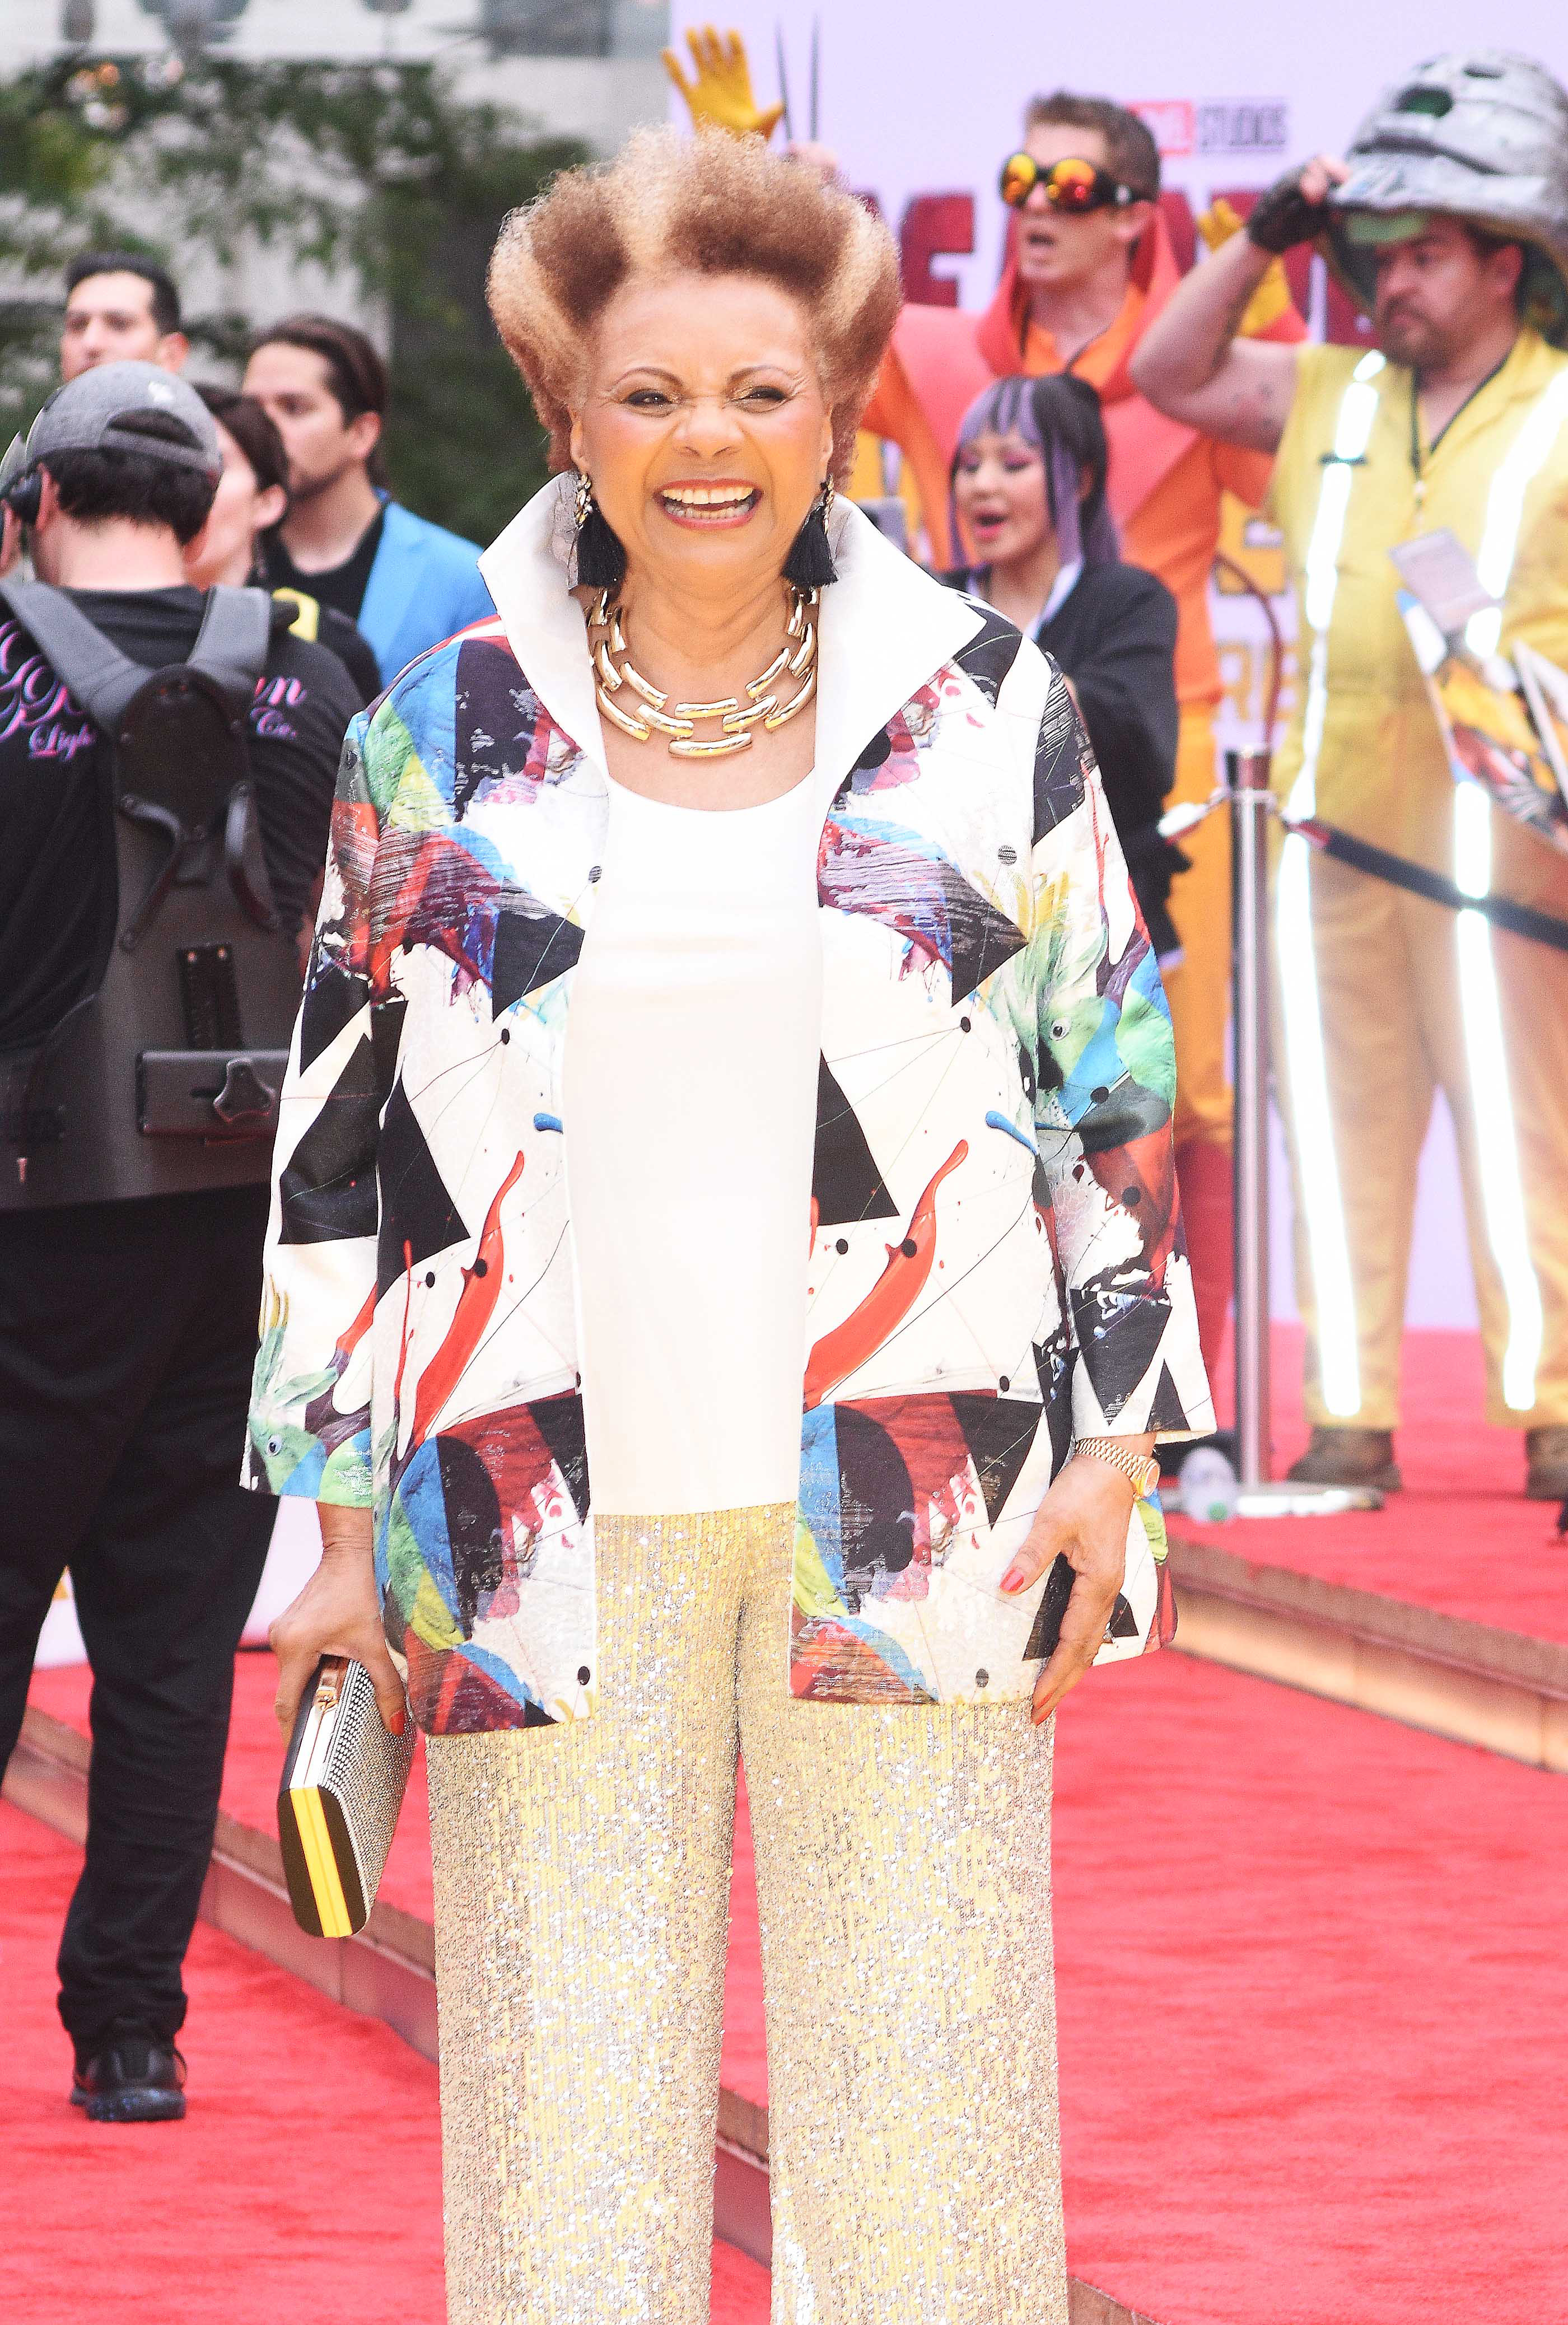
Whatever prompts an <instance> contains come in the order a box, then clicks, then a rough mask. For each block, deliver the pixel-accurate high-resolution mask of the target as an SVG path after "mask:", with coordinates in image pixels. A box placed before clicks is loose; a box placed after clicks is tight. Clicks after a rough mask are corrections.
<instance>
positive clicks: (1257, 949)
mask: <svg viewBox="0 0 1568 2325" xmlns="http://www.w3.org/2000/svg"><path fill="white" fill-rule="evenodd" d="M1225 776H1226V782H1227V783H1228V785H1229V792H1230V842H1231V845H1230V864H1231V875H1230V876H1231V899H1232V914H1233V929H1234V947H1233V956H1232V957H1233V962H1234V966H1233V969H1232V977H1233V1002H1232V1023H1233V1025H1234V1037H1235V1047H1236V1064H1235V1076H1236V1109H1235V1119H1236V1134H1235V1135H1236V1167H1235V1188H1236V1197H1235V1201H1236V1454H1237V1461H1236V1468H1237V1477H1238V1482H1239V1485H1240V1486H1241V1487H1242V1488H1243V1490H1245V1489H1246V1488H1247V1487H1249V1486H1261V1485H1265V1484H1266V1482H1267V1480H1268V1475H1269V1467H1270V1450H1271V1449H1270V1444H1269V1378H1268V1308H1269V1301H1268V1042H1269V974H1268V966H1269V949H1268V816H1269V811H1270V809H1271V808H1272V807H1273V805H1274V799H1273V795H1272V793H1271V792H1270V791H1269V788H1268V780H1269V755H1268V753H1267V752H1266V751H1227V753H1226V754H1225Z"/></svg>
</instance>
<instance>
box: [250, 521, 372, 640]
mask: <svg viewBox="0 0 1568 2325" xmlns="http://www.w3.org/2000/svg"><path fill="white" fill-rule="evenodd" d="M385 522H386V513H385V510H384V509H378V510H377V511H376V514H375V515H374V516H373V517H372V518H371V520H370V523H368V524H367V525H366V528H365V531H364V532H363V533H361V534H360V536H359V541H358V545H357V548H356V549H355V550H354V552H353V554H352V555H351V556H348V557H346V558H345V559H344V560H343V562H342V564H341V565H329V567H328V568H327V570H326V571H325V572H324V573H303V572H302V571H301V570H300V568H299V567H298V566H297V565H296V564H295V563H294V560H293V559H292V557H291V556H290V555H289V552H288V551H287V550H286V549H285V548H284V546H283V534H282V533H267V534H266V535H265V536H264V541H263V553H264V556H265V558H266V567H267V584H268V587H269V588H274V589H299V590H302V592H303V594H304V595H305V596H306V597H314V598H316V599H317V600H318V601H319V602H320V604H321V605H323V606H330V607H333V608H334V609H335V611H337V612H338V613H339V614H345V615H347V616H348V619H349V621H351V622H357V620H358V619H359V608H360V607H361V606H363V604H364V603H365V592H366V589H367V588H369V586H370V569H371V567H372V566H373V565H374V564H375V562H376V551H377V550H378V549H379V548H380V546H381V528H382V526H383V525H384V524H385Z"/></svg>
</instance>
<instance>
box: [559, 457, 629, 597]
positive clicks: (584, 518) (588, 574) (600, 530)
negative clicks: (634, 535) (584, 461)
mask: <svg viewBox="0 0 1568 2325" xmlns="http://www.w3.org/2000/svg"><path fill="white" fill-rule="evenodd" d="M572 514H573V515H574V516H575V517H576V520H577V587H578V588H581V589H611V590H615V589H618V588H620V586H621V583H622V582H623V581H624V580H625V579H626V551H625V550H624V549H623V548H622V546H621V543H620V539H619V537H618V535H617V534H616V533H613V532H612V531H611V530H610V524H609V520H608V517H607V516H606V515H605V513H604V511H603V510H602V509H601V508H600V506H599V505H598V502H597V501H596V500H595V498H594V496H593V479H592V478H591V477H589V476H587V475H586V474H584V473H583V472H581V471H579V474H578V479H577V505H576V507H575V508H574V510H573V512H572Z"/></svg>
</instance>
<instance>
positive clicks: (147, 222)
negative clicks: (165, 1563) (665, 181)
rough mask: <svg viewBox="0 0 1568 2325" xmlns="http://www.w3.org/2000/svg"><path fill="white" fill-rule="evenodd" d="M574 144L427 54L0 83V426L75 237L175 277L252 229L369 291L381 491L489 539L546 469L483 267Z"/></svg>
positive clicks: (27, 379)
mask: <svg viewBox="0 0 1568 2325" xmlns="http://www.w3.org/2000/svg"><path fill="white" fill-rule="evenodd" d="M584 158H585V153H584V150H583V148H581V147H580V146H579V145H577V144H574V143H571V142H569V141H566V140H562V139H556V140H544V139H541V138H539V137H537V136H536V135H533V134H531V132H530V129H529V125H527V124H526V123H525V122H524V121H523V120H521V119H520V118H519V117H518V116H516V115H515V114H511V113H508V112H506V111H505V110H503V109H502V108H500V107H495V106H490V105H475V104H469V103H466V102H464V101H462V100H460V99H459V98H458V97H456V96H455V95H454V94H453V92H452V89H451V87H450V83H449V82H448V80H447V79H445V78H444V76H443V75H442V74H441V72H440V71H439V69H436V68H434V67H432V66H429V65H396V66H394V65H376V66H370V67H363V68H360V67H355V68H349V67H341V66H337V65H321V64H295V63H285V64H261V65H250V64H240V63H236V62H233V61H226V60H211V61H206V60H204V61H202V62H201V63H199V65H196V66H193V67H192V68H190V69H189V70H182V69H181V68H180V67H179V66H178V65H177V64H175V63H172V62H171V61H165V60H119V61H118V62H116V61H114V60H106V61H103V62H99V63H96V64H93V65H90V66H85V67H84V66H83V65H81V64H80V62H79V60H73V61H71V62H68V63H60V64H58V65H54V66H50V67H44V68H40V69H34V70H32V71H29V72H25V73H22V74H19V75H17V76H16V77H15V78H14V79H12V80H10V81H6V82H0V271H3V273H5V276H7V277H8V278H9V279H10V280H11V282H12V283H14V284H17V283H21V284H25V285H27V286H28V291H29V292H30V293H31V295H26V294H24V295H21V296H14V297H13V298H11V299H10V300H9V301H0V426H4V427H5V430H6V431H7V432H9V431H10V429H12V428H14V427H17V426H20V425H23V424H24V422H25V421H26V420H27V418H29V417H30V416H31V414H32V412H33V411H35V410H36V408H37V406H38V404H39V403H40V402H41V401H42V397H43V395H44V394H46V393H47V392H48V389H49V386H50V385H51V384H52V380H53V378H54V375H55V360H56V353H55V340H56V334H57V331H58V325H59V312H60V287H59V286H60V273H61V269H62V268H63V267H64V265H65V264H67V263H68V262H69V260H70V258H71V257H72V256H74V255H76V254H77V253H78V252H79V251H82V250H86V249H90V248H92V247H93V246H94V245H101V244H103V243H106V242H107V243H111V244H114V245H118V246H119V247H122V248H136V249H140V250H142V251H144V252H146V253H147V254H148V255H152V256H154V257H157V258H159V259H161V260H162V262H163V264H166V265H168V266H169V268H170V270H171V272H172V273H173V274H174V275H175V277H176V279H177V280H178V279H179V277H180V274H181V258H182V257H187V258H188V257H189V255H190V254H191V253H193V252H196V251H200V252H202V253H204V254H205V255H207V256H208V257H209V259H211V260H214V261H216V262H217V264H218V266H219V267H220V268H223V269H226V270H227V269H229V268H233V267H235V266H236V265H237V263H238V262H239V261H240V260H241V259H242V258H243V257H244V255H245V253H246V250H247V249H249V248H252V247H254V246H255V245H260V246H262V247H263V248H264V249H268V250H281V251H282V252H283V255H284V256H285V258H286V259H287V260H288V261H289V262H290V263H292V264H309V263H315V264H320V265H323V266H327V267H330V268H333V269H337V270H345V271H347V272H348V273H351V274H352V275H353V276H354V277H355V278H356V279H357V282H358V283H359V284H360V285H361V287H362V290H363V292H365V293H366V296H367V297H369V298H371V299H374V300H376V301H379V302H381V303H382V304H383V307H384V311H385V312H386V313H387V314H388V316H389V317H390V320H391V342H392V345H391V369H392V407H391V412H390V414H389V421H388V427H387V433H386V456H387V465H388V468H389V471H390V474H391V477H392V482H393V486H394V491H395V492H396V493H397V495H398V496H399V498H400V499H404V500H406V501H407V502H408V504H409V505H410V506H411V507H413V508H414V509H416V510H418V511H419V513H420V514H422V515H424V516H429V517H433V518H434V519H435V520H436V521H437V522H438V523H442V524H449V525H451V526H452V527H453V528H454V529H455V530H457V531H458V532H460V533H468V534H469V535H470V536H472V537H474V538H477V539H478V540H481V541H486V540H489V539H490V538H491V537H492V536H493V535H494V534H495V533H496V532H498V531H499V529H500V527H501V526H502V525H503V524H504V523H506V520H507V519H508V518H509V517H510V516H511V515H512V514H514V513H515V511H516V509H517V508H518V507H519V506H520V505H521V504H522V502H523V501H524V499H525V498H526V497H527V496H528V495H529V494H530V493H531V492H532V491H533V490H534V489H535V488H536V486H538V484H539V483H540V482H541V481H542V479H543V473H544V465H543V438H542V436H541V432H540V430H539V427H538V424H537V422H536V421H535V420H534V418H533V411H532V408H531V406H530V404H529V403H528V399H527V396H526V394H525V393H524V389H523V386H522V384H521V382H520V381H519V380H518V378H517V375H516V374H515V371H514V370H513V368H512V366H511V363H510V362H509V361H508V359H507V357H506V355H505V354H504V353H503V351H502V349H501V347H499V345H498V343H497V341H496V336H495V332H494V329H493V327H492V326H491V323H490V320H489V317H488V315H487V311H486V309H485V304H484V270H485V264H486V261H487V256H488V254H489V249H490V245H491V244H492V242H493V241H494V239H495V235H496V227H498V226H499V224H500V221H501V218H503V216H504V215H505V213H506V210H507V209H508V208H511V207H512V206H513V205H514V204H515V203H518V202H524V201H527V200H528V199H530V198H531V197H532V196H533V194H534V193H536V192H537V191H538V190H539V189H540V187H541V186H542V185H543V183H544V182H545V181H546V180H547V179H548V178H549V177H551V176H552V174H553V173H554V172H555V171H557V170H560V169H563V168H567V167H570V166H571V164H572V163H574V162H580V161H581V160H583V159H584ZM33 286H36V289H35V290H34V289H33ZM302 303H303V301H302ZM271 320H274V318H273V317H272V316H271V315H270V314H255V315H251V314H246V313H245V312H244V311H242V310H240V309H238V308H237V307H235V306H228V307H225V308H223V309H221V310H218V311H217V312H214V313H209V314H205V315H196V316H192V317H191V318H190V320H189V324H188V328H189V329H190V336H191V338H192V339H193V340H194V341H195V342H196V344H197V346H198V347H199V349H201V350H203V351H205V352H207V353H209V355H212V356H218V357H227V358H234V357H238V356H239V355H240V354H241V352H242V351H243V348H244V346H245V343H246V339H247V338H248V337H249V335H250V333H251V332H252V331H253V330H254V329H255V328H256V327H257V326H259V325H261V324H264V323H266V322H268V321H271Z"/></svg>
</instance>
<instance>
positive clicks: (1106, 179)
mask: <svg viewBox="0 0 1568 2325" xmlns="http://www.w3.org/2000/svg"><path fill="white" fill-rule="evenodd" d="M1036 186H1039V187H1040V188H1042V190H1044V196H1045V199H1046V200H1047V201H1048V202H1049V203H1050V205H1051V207H1052V208H1053V210H1065V211H1067V212H1069V213H1070V214H1071V215H1072V216H1075V217H1079V218H1081V217H1082V216H1083V214H1084V213H1085V212H1086V211H1088V210H1103V209H1113V208H1114V209H1125V208H1127V204H1128V203H1129V202H1146V201H1147V200H1148V199H1149V197H1148V195H1147V194H1140V193H1139V192H1138V191H1137V188H1136V187H1133V186H1124V185H1123V184H1122V183H1121V181H1120V180H1119V179H1117V178H1113V177H1112V176H1111V174H1110V171H1109V170H1102V169H1100V168H1099V165H1098V163H1096V162H1082V161H1080V160H1079V159H1078V158H1077V157H1076V155H1072V154H1070V155H1069V156H1068V157H1067V159H1066V160H1065V161H1061V162H1036V160H1035V156H1034V155H1033V153H1009V154H1008V156H1007V160H1006V161H1005V162H1003V164H1002V179H1001V192H1002V199H1003V200H1004V201H1005V202H1006V203H1007V207H1008V208H1009V209H1014V210H1021V209H1022V208H1023V207H1024V204H1025V202H1026V201H1027V200H1028V199H1029V197H1030V195H1031V194H1032V193H1033V192H1034V190H1035V187H1036Z"/></svg>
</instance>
